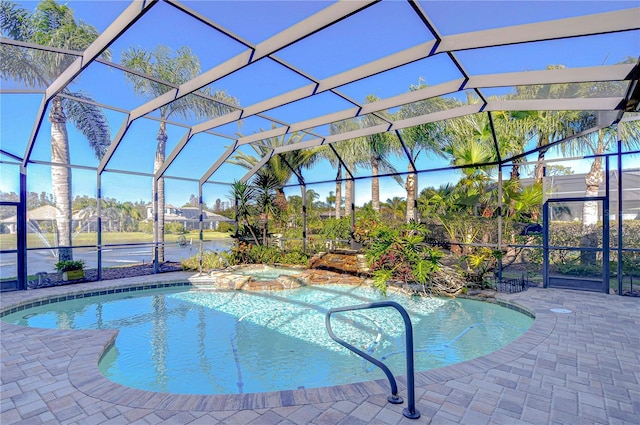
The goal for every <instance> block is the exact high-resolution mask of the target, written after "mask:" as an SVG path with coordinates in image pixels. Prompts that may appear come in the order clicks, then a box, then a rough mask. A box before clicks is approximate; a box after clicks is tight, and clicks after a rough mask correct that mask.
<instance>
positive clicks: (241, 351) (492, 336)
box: [3, 285, 533, 394]
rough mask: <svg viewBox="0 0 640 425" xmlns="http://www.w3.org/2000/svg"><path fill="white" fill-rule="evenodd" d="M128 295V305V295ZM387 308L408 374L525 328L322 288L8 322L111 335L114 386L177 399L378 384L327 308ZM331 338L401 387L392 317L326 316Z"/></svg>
mask: <svg viewBox="0 0 640 425" xmlns="http://www.w3.org/2000/svg"><path fill="white" fill-rule="evenodd" d="M134 294H135V295H134ZM381 299H388V300H393V301H396V302H398V303H400V304H401V305H402V306H403V307H405V308H406V309H407V311H408V312H409V315H410V317H411V321H412V324H413V327H414V346H415V365H416V370H417V371H420V370H427V369H432V368H437V367H442V366H446V365H449V364H452V363H457V362H461V361H465V360H469V359H472V358H475V357H478V356H482V355H484V354H488V353H490V352H492V351H495V350H496V349H498V348H500V347H502V346H504V345H506V344H508V343H509V342H511V341H513V340H514V339H516V338H517V337H518V336H520V335H521V334H522V333H523V332H525V331H526V330H527V329H528V328H529V326H530V325H531V324H532V322H533V319H532V318H530V317H528V316H526V315H524V314H521V313H518V312H516V311H513V310H511V309H508V308H504V307H500V306H497V305H495V304H489V303H482V302H477V301H472V300H465V299H440V298H408V297H406V296H404V295H401V294H389V295H388V296H387V298H383V297H382V296H381V295H380V294H379V292H378V291H376V290H374V289H372V288H367V287H354V286H340V285H323V286H313V287H303V288H298V289H293V290H284V291H274V292H268V291H264V292H261V291H247V292H244V291H213V292H208V291H197V290H189V289H185V287H181V289H162V290H149V291H136V292H135V293H124V294H122V293H121V294H113V295H105V296H96V297H90V298H80V299H76V300H72V301H64V302H59V303H54V304H48V305H46V306H41V307H35V308H32V309H29V310H24V311H21V312H17V313H14V314H12V315H7V316H5V317H4V318H3V320H5V321H8V322H11V323H14V324H18V325H24V326H32V327H44V328H60V329H119V333H118V337H117V339H116V342H115V344H114V346H113V347H112V348H111V349H110V350H109V351H108V352H107V353H106V354H105V356H104V357H103V359H102V360H101V362H100V365H99V367H100V370H101V372H102V373H103V374H104V375H105V376H106V377H107V378H109V379H111V380H112V381H115V382H118V383H120V384H122V385H126V386H129V387H134V388H139V389H143V390H150V391H158V392H170V393H181V394H237V393H253V392H265V391H278V390H291V389H298V388H315V387H323V386H330V385H339V384H347V383H354V382H362V381H368V380H373V379H381V378H384V377H385V376H384V374H383V373H382V372H381V371H380V370H379V369H377V368H374V367H373V366H372V365H370V364H369V363H367V362H365V361H364V360H362V359H361V358H360V357H358V356H356V355H354V354H353V353H351V352H349V351H348V350H346V349H344V348H343V347H341V346H340V345H338V344H337V343H335V342H334V341H332V340H331V339H330V338H329V336H328V334H327V330H326V327H325V322H324V321H325V314H326V311H327V310H328V309H329V308H334V307H339V306H345V305H355V304H362V303H367V302H372V301H378V300H381ZM332 326H333V329H334V332H335V333H336V335H338V336H339V337H341V338H343V339H345V340H347V341H348V342H350V343H351V344H354V345H355V346H356V347H359V348H361V349H363V350H366V351H367V352H369V353H371V354H372V355H373V356H374V357H376V358H378V359H381V360H383V361H384V362H385V364H387V366H389V367H390V369H391V371H392V372H393V373H394V374H395V375H404V374H405V373H406V370H405V363H404V362H405V353H404V324H403V321H402V318H401V316H400V315H399V314H398V313H397V312H396V311H395V310H394V309H391V308H389V309H386V308H384V309H374V310H364V311H362V310H361V311H358V312H349V313H340V314H334V315H333V316H332Z"/></svg>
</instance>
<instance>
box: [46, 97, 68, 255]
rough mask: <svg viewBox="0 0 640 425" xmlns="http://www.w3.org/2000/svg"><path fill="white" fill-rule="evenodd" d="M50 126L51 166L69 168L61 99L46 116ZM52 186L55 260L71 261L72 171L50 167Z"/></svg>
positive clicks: (65, 118) (58, 98)
mask: <svg viewBox="0 0 640 425" xmlns="http://www.w3.org/2000/svg"><path fill="white" fill-rule="evenodd" d="M49 121H50V122H51V162H54V163H59V164H69V162H70V161H69V136H68V134H67V117H66V115H65V114H64V110H63V109H62V98H60V97H58V96H56V97H54V98H53V100H52V101H51V111H50V112H49ZM51 183H52V185H53V196H54V197H55V200H56V236H57V238H58V246H65V247H69V248H60V249H59V250H58V259H59V260H60V261H63V260H71V259H73V250H72V249H71V248H70V247H71V219H72V218H71V169H70V168H68V167H64V166H62V167H58V166H52V167H51Z"/></svg>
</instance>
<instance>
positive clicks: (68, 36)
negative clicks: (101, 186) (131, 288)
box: [0, 0, 111, 260]
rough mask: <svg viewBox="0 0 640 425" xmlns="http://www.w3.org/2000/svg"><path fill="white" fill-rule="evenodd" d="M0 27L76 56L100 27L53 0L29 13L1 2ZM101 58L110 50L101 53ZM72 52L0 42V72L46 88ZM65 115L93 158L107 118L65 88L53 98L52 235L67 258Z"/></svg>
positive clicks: (103, 140) (106, 137)
mask: <svg viewBox="0 0 640 425" xmlns="http://www.w3.org/2000/svg"><path fill="white" fill-rule="evenodd" d="M0 27H1V29H2V35H3V36H7V37H9V38H12V39H14V40H17V41H22V42H27V43H35V44H39V45H42V46H48V47H56V48H62V49H66V50H71V51H78V52H79V53H78V56H79V55H80V54H81V52H82V51H84V50H85V49H86V48H87V47H88V46H89V45H90V44H91V43H92V42H93V41H94V40H95V39H96V38H97V37H98V31H97V30H96V29H95V28H94V27H92V26H90V25H88V24H85V23H83V22H81V21H76V20H75V17H74V14H73V10H72V9H70V8H69V7H68V6H66V5H62V4H59V3H57V2H56V1H54V0H44V1H42V2H40V3H38V5H37V6H36V9H35V11H34V12H33V13H30V12H29V11H27V10H26V9H23V8H21V7H20V6H18V5H17V4H16V3H13V2H10V1H5V0H2V1H1V2H0ZM102 56H103V57H104V58H105V59H109V58H110V53H109V51H108V50H105V51H104V52H103V53H102ZM75 60H76V56H74V55H69V54H61V53H54V52H50V51H47V50H45V49H30V48H24V47H18V46H11V45H8V44H2V46H1V47H0V64H1V65H0V72H1V74H2V77H3V79H13V80H15V81H18V82H20V83H23V84H25V85H27V86H28V87H42V86H44V87H48V86H50V85H51V84H52V83H53V82H54V81H55V80H56V78H58V76H59V75H60V74H62V73H63V71H65V70H66V69H67V68H68V67H69V66H70V65H71V64H72V63H73V62H74V61H75ZM67 120H70V121H71V122H72V123H73V124H74V126H75V127H76V128H77V129H78V130H79V131H80V132H81V133H82V134H83V135H84V136H85V137H86V139H87V141H88V142H89V146H90V147H91V149H92V150H93V151H94V153H95V155H96V157H98V158H101V157H102V156H103V155H104V153H105V152H106V150H107V148H108V146H109V144H110V143H111V136H110V132H109V126H108V123H107V119H106V117H105V115H104V113H103V112H102V110H101V109H100V108H99V107H97V106H95V105H94V104H93V103H91V98H90V97H89V96H88V95H87V94H85V93H81V92H73V91H71V89H70V88H69V87H65V88H64V89H63V90H62V91H61V92H60V93H59V94H57V95H56V96H54V97H53V98H52V99H51V107H50V109H49V121H50V122H51V162H52V164H53V165H52V166H51V183H52V187H53V196H54V198H55V204H56V209H57V210H58V214H57V215H56V237H57V241H58V245H59V246H60V247H61V248H60V249H59V250H58V258H60V259H61V260H71V259H72V258H73V252H72V248H71V245H72V229H71V227H72V224H71V223H72V219H71V214H72V211H71V203H72V201H71V193H72V190H71V169H70V168H69V167H68V165H69V163H70V154H69V136H68V133H67Z"/></svg>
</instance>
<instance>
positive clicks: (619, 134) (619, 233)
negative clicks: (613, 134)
mask: <svg viewBox="0 0 640 425" xmlns="http://www.w3.org/2000/svg"><path fill="white" fill-rule="evenodd" d="M617 130H618V153H617V154H616V159H617V163H618V214H617V215H618V222H617V223H616V224H617V227H618V249H617V251H618V295H622V279H623V278H624V276H623V275H622V248H623V247H622V210H623V207H624V205H622V202H623V201H622V180H623V179H622V176H623V174H622V129H621V128H620V123H618V129H617ZM631 289H633V288H631Z"/></svg>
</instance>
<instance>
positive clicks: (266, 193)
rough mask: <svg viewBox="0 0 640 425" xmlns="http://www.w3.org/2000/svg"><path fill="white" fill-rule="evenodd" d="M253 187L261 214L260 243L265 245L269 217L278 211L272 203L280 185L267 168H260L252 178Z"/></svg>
mask: <svg viewBox="0 0 640 425" xmlns="http://www.w3.org/2000/svg"><path fill="white" fill-rule="evenodd" d="M253 180H254V181H253V187H254V188H255V192H256V200H257V204H258V209H259V210H260V214H261V217H260V219H261V221H262V222H263V225H262V245H264V246H266V245H267V236H268V234H269V217H271V216H275V215H277V214H278V213H279V208H276V205H275V203H274V201H275V197H276V189H277V188H278V187H280V181H279V179H278V177H276V176H275V175H274V174H271V172H270V171H269V170H266V169H265V170H260V171H259V172H258V173H257V174H256V176H255V178H254V179H253Z"/></svg>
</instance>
